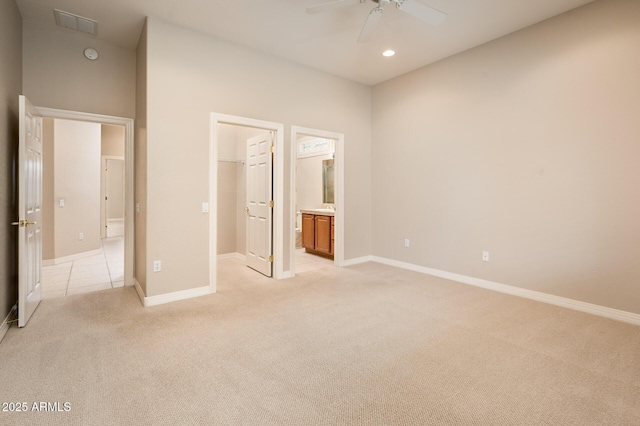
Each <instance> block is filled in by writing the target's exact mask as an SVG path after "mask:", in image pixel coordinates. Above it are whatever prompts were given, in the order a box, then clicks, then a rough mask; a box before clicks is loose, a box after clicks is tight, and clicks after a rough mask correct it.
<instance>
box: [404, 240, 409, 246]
mask: <svg viewBox="0 0 640 426" xmlns="http://www.w3.org/2000/svg"><path fill="white" fill-rule="evenodd" d="M409 245H410V241H409V239H408V238H405V239H404V246H405V248H406V247H409Z"/></svg>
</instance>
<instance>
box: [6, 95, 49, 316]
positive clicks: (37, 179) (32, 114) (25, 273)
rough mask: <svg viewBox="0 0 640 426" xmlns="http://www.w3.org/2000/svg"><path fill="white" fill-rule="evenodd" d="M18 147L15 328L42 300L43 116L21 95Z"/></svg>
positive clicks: (15, 223)
mask: <svg viewBox="0 0 640 426" xmlns="http://www.w3.org/2000/svg"><path fill="white" fill-rule="evenodd" d="M19 104H20V140H19V142H18V143H19V145H18V166H17V172H18V214H19V215H20V217H19V220H18V222H14V223H13V224H14V225H17V226H18V227H19V228H18V327H24V326H25V325H26V324H27V321H29V318H31V315H32V314H33V312H34V311H35V310H36V308H37V307H38V304H39V303H40V300H41V294H40V290H41V277H42V232H41V231H42V228H41V224H42V117H41V116H40V113H39V112H38V110H37V109H36V108H34V106H33V105H31V102H29V100H28V99H27V98H25V97H24V96H20V100H19Z"/></svg>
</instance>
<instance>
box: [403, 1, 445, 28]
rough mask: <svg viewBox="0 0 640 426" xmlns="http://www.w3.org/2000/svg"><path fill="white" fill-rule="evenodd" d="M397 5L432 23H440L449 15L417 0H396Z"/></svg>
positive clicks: (410, 13) (404, 10)
mask: <svg viewBox="0 0 640 426" xmlns="http://www.w3.org/2000/svg"><path fill="white" fill-rule="evenodd" d="M396 7H397V8H398V9H400V10H401V11H403V12H406V13H408V14H409V15H413V16H415V17H416V18H418V19H421V20H423V21H424V22H426V23H427V24H431V25H440V24H441V23H442V22H443V21H444V20H445V18H446V17H447V14H446V13H444V12H440V11H439V10H437V9H434V8H432V7H429V6H426V5H424V4H422V3H420V2H418V1H416V0H396Z"/></svg>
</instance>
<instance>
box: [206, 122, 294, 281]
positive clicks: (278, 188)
mask: <svg viewBox="0 0 640 426" xmlns="http://www.w3.org/2000/svg"><path fill="white" fill-rule="evenodd" d="M218 124H232V125H236V126H245V127H254V128H257V129H265V130H271V131H273V132H275V136H276V138H275V139H276V140H275V150H276V152H275V156H274V157H275V158H274V159H273V163H274V165H273V174H274V183H273V195H274V202H275V207H274V212H273V234H272V238H273V256H274V262H273V278H275V279H278V280H279V279H282V278H283V275H284V244H283V241H284V217H283V215H284V194H283V188H284V124H282V123H275V122H272V121H263V120H257V119H254V118H247V117H239V116H235V115H228V114H219V113H216V112H212V113H211V128H210V129H209V138H210V142H209V206H210V209H209V288H210V289H211V292H212V293H215V292H216V288H217V279H216V271H217V270H218V264H217V260H218V244H217V243H218V144H219V143H218V132H217V128H218Z"/></svg>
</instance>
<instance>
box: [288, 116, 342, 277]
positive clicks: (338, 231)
mask: <svg viewBox="0 0 640 426" xmlns="http://www.w3.org/2000/svg"><path fill="white" fill-rule="evenodd" d="M298 136H315V137H319V138H326V139H333V140H334V141H335V148H334V154H335V166H336V176H335V178H336V180H335V203H334V206H335V213H334V217H335V235H336V243H335V247H334V248H335V252H334V254H333V264H334V265H336V266H338V267H342V266H344V134H343V133H336V132H329V131H326V130H319V129H312V128H309V127H301V126H291V146H290V149H289V153H290V156H291V157H290V159H289V162H290V166H291V170H290V171H289V176H291V182H290V185H289V211H290V212H291V214H292V217H293V218H294V221H293V223H292V226H290V228H291V229H290V230H289V232H290V233H291V235H290V237H289V238H290V240H289V241H291V258H290V265H291V276H294V275H295V273H296V237H295V223H296V222H295V218H296V214H297V212H296V204H295V201H296V187H297V182H296V164H297V162H298V157H297V152H298V150H297V141H298Z"/></svg>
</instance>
